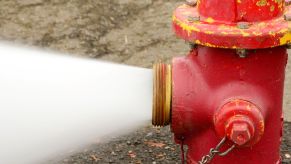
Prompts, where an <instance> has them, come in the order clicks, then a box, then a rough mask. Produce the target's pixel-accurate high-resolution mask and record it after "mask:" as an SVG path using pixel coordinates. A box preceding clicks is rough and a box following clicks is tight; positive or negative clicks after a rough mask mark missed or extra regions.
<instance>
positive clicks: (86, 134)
mask: <svg viewBox="0 0 291 164" xmlns="http://www.w3.org/2000/svg"><path fill="white" fill-rule="evenodd" d="M151 108H152V71H151V70H149V69H143V68H136V67H130V66H123V65H116V64H111V63H106V62H97V61H95V60H90V59H83V58H77V57H69V56H64V55H55V54H51V53H48V52H42V51H39V50H31V49H27V48H16V47H13V46H9V45H6V44H0V163H1V164H33V163H38V162H40V161H42V160H44V159H46V158H50V157H52V156H53V155H56V154H58V153H62V151H64V152H68V151H70V150H72V149H74V148H76V147H78V146H84V145H85V144H90V143H92V142H94V141H96V140H99V139H101V138H104V137H110V135H111V134H120V133H124V132H125V131H128V130H132V129H134V128H136V127H138V126H141V125H146V124H147V123H148V122H149V121H150V118H151Z"/></svg>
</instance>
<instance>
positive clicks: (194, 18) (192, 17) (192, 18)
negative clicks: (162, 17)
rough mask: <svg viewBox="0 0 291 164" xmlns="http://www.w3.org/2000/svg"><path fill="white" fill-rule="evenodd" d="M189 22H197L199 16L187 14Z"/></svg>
mask: <svg viewBox="0 0 291 164" xmlns="http://www.w3.org/2000/svg"><path fill="white" fill-rule="evenodd" d="M188 21H189V22H197V21H200V16H189V17H188Z"/></svg>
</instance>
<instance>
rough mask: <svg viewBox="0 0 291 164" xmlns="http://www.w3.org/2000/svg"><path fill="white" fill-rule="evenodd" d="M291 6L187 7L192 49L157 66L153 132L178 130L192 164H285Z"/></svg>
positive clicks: (177, 19)
mask: <svg viewBox="0 0 291 164" xmlns="http://www.w3.org/2000/svg"><path fill="white" fill-rule="evenodd" d="M285 3H286V4H285ZM222 4H223V5H222ZM289 4H290V1H286V2H284V1H274V0H265V1H259V0H255V1H254V0H244V1H229V0H199V1H195V0H189V1H188V0H187V2H186V3H185V4H184V5H181V6H179V7H178V8H177V9H176V10H175V12H174V15H173V29H174V31H175V33H176V35H177V36H178V37H180V38H182V39H184V40H186V41H187V42H189V43H190V45H191V50H190V52H189V54H188V55H187V56H184V57H176V58H173V60H172V63H171V64H163V63H157V64H155V65H154V103H153V104H154V105H153V125H155V126H166V125H171V130H172V132H173V133H174V138H175V141H176V142H177V143H178V144H181V145H187V146H188V150H187V154H186V157H187V158H186V160H187V163H198V164H206V163H213V164H232V163H234V161H235V163H237V164H245V163H247V164H258V163H263V164H277V163H280V161H281V158H280V151H279V150H280V149H279V148H280V143H281V137H282V124H283V118H282V99H283V88H284V77H285V67H286V63H287V57H288V55H287V48H288V47H290V45H291V33H290V32H291V30H290V26H289V24H290V22H289V21H290V20H291V19H289V17H290V16H289V15H291V7H290V6H289ZM226 11H227V12H226ZM182 152H183V151H182ZM182 157H184V154H183V155H182Z"/></svg>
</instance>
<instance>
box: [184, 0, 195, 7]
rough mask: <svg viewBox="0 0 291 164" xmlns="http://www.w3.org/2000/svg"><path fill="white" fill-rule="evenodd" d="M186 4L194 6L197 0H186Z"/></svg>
mask: <svg viewBox="0 0 291 164" xmlns="http://www.w3.org/2000/svg"><path fill="white" fill-rule="evenodd" d="M186 4H187V5H189V6H196V5H197V0H186Z"/></svg>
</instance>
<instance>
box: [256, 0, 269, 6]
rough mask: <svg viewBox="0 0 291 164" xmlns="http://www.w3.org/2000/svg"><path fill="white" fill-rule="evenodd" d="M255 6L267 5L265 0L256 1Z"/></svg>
mask: <svg viewBox="0 0 291 164" xmlns="http://www.w3.org/2000/svg"><path fill="white" fill-rule="evenodd" d="M256 5H257V6H260V7H262V6H266V5H267V0H258V1H257V3H256Z"/></svg>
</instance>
